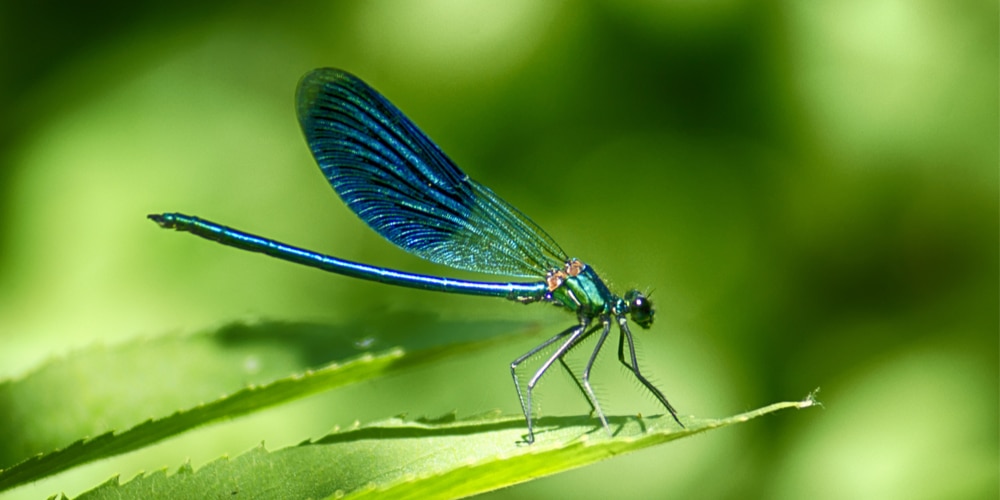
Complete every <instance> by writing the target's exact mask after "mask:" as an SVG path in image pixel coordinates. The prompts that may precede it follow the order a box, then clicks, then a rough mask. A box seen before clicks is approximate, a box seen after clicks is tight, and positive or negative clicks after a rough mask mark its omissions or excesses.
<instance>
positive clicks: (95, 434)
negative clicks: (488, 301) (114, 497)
mask: <svg viewBox="0 0 1000 500" xmlns="http://www.w3.org/2000/svg"><path fill="white" fill-rule="evenodd" d="M535 330H536V328H534V327H533V326H532V325H531V324H528V323H523V322H521V323H519V322H513V321H475V322H457V321H454V322H449V321H439V320H437V319H436V318H435V317H433V316H431V315H418V314H408V313H400V314H387V315H383V316H382V317H381V318H379V319H375V320H373V321H365V322H363V323H362V322H353V323H344V324H340V325H324V324H319V323H299V322H271V321H262V322H259V323H253V324H248V323H233V324H229V325H226V326H223V327H221V328H219V329H217V330H213V331H206V332H201V333H197V334H194V335H166V336H162V337H157V338H151V339H142V340H137V341H132V342H128V343H125V344H121V345H117V346H95V347H91V348H88V349H84V350H81V351H78V352H75V353H72V354H70V355H68V356H66V357H64V358H61V359H55V360H52V361H49V362H48V363H46V364H45V365H44V366H42V367H40V368H39V369H37V370H36V371H34V372H32V373H30V374H28V375H26V376H25V377H23V378H19V379H15V380H8V381H5V382H3V383H0V428H3V429H7V430H8V431H9V432H7V433H6V435H5V439H4V441H3V443H2V445H0V467H3V469H2V470H0V490H3V489H8V488H11V487H14V486H16V485H18V484H23V483H25V482H28V481H35V480H38V479H40V478H42V477H46V476H48V475H51V474H54V473H57V472H60V471H63V470H66V469H68V468H70V467H73V466H76V465H79V464H82V463H86V462H89V461H92V460H96V459H99V458H106V457H109V456H112V455H116V454H120V453H124V452H127V451H132V450H135V449H138V448H141V447H143V446H146V445H148V444H150V443H154V442H157V441H160V440H162V439H165V438H168V437H170V436H174V435H176V434H179V433H182V432H184V431H187V430H190V429H192V428H194V427H198V426H201V425H204V424H207V423H210V422H214V421H218V420H221V419H228V418H233V417H236V416H240V415H245V414H248V413H251V412H254V411H257V410H259V409H262V408H266V407H269V406H273V405H276V404H280V403H282V402H286V401H289V400H293V399H297V398H301V397H304V396H307V395H310V394H315V393H317V392H321V391H325V390H328V389H331V388H334V387H339V386H343V385H347V384H351V383H354V382H359V381H362V380H369V379H372V378H375V377H380V376H383V375H389V374H393V373H398V372H399V371H401V370H403V369H405V368H406V367H409V366H414V365H421V364H425V363H429V362H432V361H435V360H438V359H440V358H442V357H446V356H452V355H455V354H460V353H466V352H470V351H473V350H477V349H481V348H484V347H487V346H490V345H492V344H494V343H497V342H502V341H504V340H506V339H510V338H512V337H513V336H515V335H512V334H525V333H528V332H533V331H535ZM220 395H221V396H220Z"/></svg>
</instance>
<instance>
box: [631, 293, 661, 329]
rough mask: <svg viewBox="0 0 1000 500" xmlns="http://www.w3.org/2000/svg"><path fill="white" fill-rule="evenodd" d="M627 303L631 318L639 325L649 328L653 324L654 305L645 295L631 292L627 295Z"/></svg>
mask: <svg viewBox="0 0 1000 500" xmlns="http://www.w3.org/2000/svg"><path fill="white" fill-rule="evenodd" d="M625 302H626V303H628V312H629V317H631V318H632V321H635V323H636V324H637V325H639V326H641V327H643V328H649V327H650V326H651V325H652V324H653V314H654V311H653V304H652V303H651V302H650V301H649V299H648V298H646V296H645V295H643V294H642V293H640V292H639V291H638V290H629V291H628V293H626V294H625Z"/></svg>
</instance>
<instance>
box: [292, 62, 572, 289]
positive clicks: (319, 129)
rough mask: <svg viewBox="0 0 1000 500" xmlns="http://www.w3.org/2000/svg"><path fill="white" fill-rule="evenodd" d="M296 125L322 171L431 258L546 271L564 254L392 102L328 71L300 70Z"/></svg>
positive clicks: (387, 230)
mask: <svg viewBox="0 0 1000 500" xmlns="http://www.w3.org/2000/svg"><path fill="white" fill-rule="evenodd" d="M296 103H297V107H298V115H299V123H300V124H301V125H302V131H303V133H304V134H305V136H306V142H308V144H309V148H310V149H311V150H312V153H313V157H315V158H316V163H318V164H319V167H320V169H321V170H322V171H323V175H325V176H326V178H327V180H328V181H329V182H330V185H331V186H333V189H334V190H336V191H337V194H339V195H340V197H341V199H343V200H344V203H346V204H347V206H349V207H350V208H351V210H353V211H354V213H356V214H357V215H358V217H360V218H361V220H363V221H365V222H366V223H367V224H368V225H369V226H371V228H372V229H374V230H375V231H376V232H378V233H379V234H381V235H382V236H384V237H385V238H386V239H388V240H389V241H391V242H393V243H395V244H396V245H398V246H399V247H400V248H402V249H404V250H406V251H408V252H411V253H413V254H415V255H418V256H420V257H423V258H425V259H427V260H430V261H432V262H437V263H440V264H445V265H448V266H451V267H455V268H459V269H466V270H470V271H477V272H482V273H491V274H502V275H507V276H521V277H535V278H538V277H541V276H544V275H545V273H546V272H547V271H549V270H552V269H556V268H561V267H562V266H563V263H564V262H565V261H566V254H565V253H564V252H563V251H562V249H561V248H559V245H557V244H556V242H555V241H553V240H552V238H551V237H550V236H549V235H548V234H546V233H545V231H543V230H542V229H541V228H540V227H538V226H537V225H536V224H535V223H534V222H532V221H531V220H530V219H528V218H527V217H526V216H525V215H524V214H522V213H521V212H520V211H519V210H517V209H516V208H514V207H513V206H511V205H510V204H508V203H507V202H505V201H503V200H501V199H500V198H499V197H497V195H495V194H494V193H493V191H490V190H489V188H487V187H485V186H483V185H481V184H479V183H478V182H476V181H474V180H472V179H470V178H469V176H468V175H466V174H465V172H462V171H461V170H460V169H459V168H458V167H457V166H455V164H454V163H452V161H451V160H450V159H449V158H448V157H447V156H445V154H444V153H443V152H442V151H441V150H440V149H439V148H438V147H437V146H436V145H435V144H434V143H433V142H431V140H430V139H429V138H428V137H427V136H426V135H424V133H423V132H421V131H420V130H419V129H418V128H417V126H416V125H414V124H413V122H411V121H410V120H409V119H408V118H407V117H406V116H405V115H403V113H402V112H401V111H399V110H398V109H396V107H395V106H393V105H392V103H390V102H389V101H388V100H387V99H386V98H384V97H382V95H381V94H379V93H378V92H377V91H375V90H374V89H372V88H371V87H369V86H368V85H367V84H365V83H364V82H362V81H361V80H360V79H358V78H357V77H355V76H353V75H351V74H349V73H346V72H344V71H340V70H337V69H332V68H321V69H317V70H314V71H312V72H310V73H309V74H307V75H306V76H304V77H303V78H302V81H301V82H300V83H299V88H298V92H297V95H296Z"/></svg>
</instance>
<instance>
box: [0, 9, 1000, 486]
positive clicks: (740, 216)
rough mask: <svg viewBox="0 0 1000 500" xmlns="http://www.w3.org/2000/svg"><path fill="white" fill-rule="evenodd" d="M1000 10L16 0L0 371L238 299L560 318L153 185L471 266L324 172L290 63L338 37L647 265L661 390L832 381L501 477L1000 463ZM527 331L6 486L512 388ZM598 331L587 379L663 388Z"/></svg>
mask: <svg viewBox="0 0 1000 500" xmlns="http://www.w3.org/2000/svg"><path fill="white" fill-rule="evenodd" d="M997 18H998V6H997V3H996V2H994V1H978V0H967V1H955V2H935V1H930V0H922V1H921V0H910V1H905V0H838V1H833V0H831V1H825V2H797V1H791V0H771V1H764V2H750V1H741V0H706V1H702V2H691V1H685V0H672V1H666V2H654V1H649V0H647V1H639V0H636V1H625V2H620V1H610V0H608V1H603V2H579V1H556V2H533V1H529V0H518V1H512V2H489V3H487V2H460V1H455V0H450V1H448V0H435V1H429V2H402V1H393V2H360V1H347V2H336V3H334V2H297V3H294V4H282V5H280V6H278V5H277V4H275V5H271V4H269V3H267V2H256V3H237V2H214V3H208V4H203V3H200V2H191V3H184V2H181V3H177V2H139V3H133V2H115V1H104V2H101V1H98V2H88V3H71V2H59V1H48V2H44V1H43V2H28V1H26V0H13V1H8V2H4V3H3V4H2V5H0V57H2V59H0V100H2V101H0V109H2V110H3V111H2V112H0V214H2V217H0V346H2V347H0V376H2V377H16V376H18V375H19V374H23V373H25V372H26V371H28V370H30V369H31V368H32V367H34V366H37V365H38V364H39V363H41V362H43V361H44V360H46V359H49V358H51V357H58V356H60V355H63V354H65V353H67V352H72V351H73V350H74V349H78V348H81V347H83V346H87V345H91V344H94V343H106V344H114V343H118V342H122V341H124V340H126V339H130V338H135V337H142V336H154V335H159V334H164V333H170V332H177V331H194V330H197V329H201V328H205V327H210V326H213V325H218V324H222V323H224V322H227V321H230V320H234V319H247V318H249V319H254V318H270V319H292V320H310V321H328V322H341V321H349V320H356V319H359V318H362V319H363V318H364V317H366V316H373V315H379V314H381V313H382V312H383V311H386V310H388V311H418V312H421V313H433V314H438V315H440V316H441V317H442V318H446V319H485V320H492V319H496V320H512V319H516V320H521V319H530V320H538V321H543V322H545V324H547V325H550V327H551V328H552V329H553V330H555V329H557V328H559V327H561V326H563V324H564V323H567V322H569V321H570V317H569V316H567V315H565V313H562V312H559V311H557V310H554V309H552V308H546V307H539V306H535V307H520V306H515V305H511V304H508V303H504V302H503V301H496V300H488V299H480V298H467V297H451V296H442V295H439V294H431V293H424V292H419V291H413V290H403V289H395V288H391V287H386V286H380V285H376V284H371V283H363V282H359V281H355V280H349V279H346V278H340V277H336V276H330V275H324V274H323V273H319V272H316V271H313V270H310V269H304V268H298V267H296V266H292V265H289V264H286V263H282V262H278V261H275V260H273V259H267V258H264V257H261V256H258V255H253V254H248V253H245V252H239V251H236V250H233V249H228V248H224V247H222V246H219V245H213V244H209V243H207V242H205V241H200V240H195V239H193V238H191V237H189V236H181V235H174V234H170V233H167V232H164V231H162V230H158V229H157V228H156V227H155V226H154V225H153V224H152V223H150V222H148V221H146V220H145V219H144V216H145V215H146V214H147V213H151V212H161V211H181V212H185V213H189V214H197V215H200V216H203V217H206V218H209V219H212V220H215V221H218V222H222V223H225V224H228V225H232V226H234V227H238V228H241V229H244V230H247V231H251V232H255V233H257V234H263V235H267V236H270V237H273V238H277V239H280V240H283V241H286V242H288V243H292V244H296V245H301V246H305V247H307V248H312V249H315V250H318V251H324V252H327V253H330V254H333V255H336V256H340V257H344V258H348V259H353V260H360V261H363V262H368V263H372V264H377V265H384V266H389V267H394V268H398V269H405V270H411V271H416V272H425V273H446V274H448V275H452V276H459V277H475V276H474V275H468V274H465V273H458V272H454V271H450V270H448V269H442V268H440V267H439V266H434V265H432V264H429V263H425V262H422V261H420V260H419V259H417V258H415V257H412V256H409V255H408V254H406V253H405V252H403V251H401V250H398V249H396V248H394V247H393V246H392V245H390V244H388V243H386V242H385V241H383V240H382V239H381V238H379V237H378V236H377V235H376V234H375V233H373V232H372V231H370V230H369V229H368V228H367V227H365V226H364V224H363V223H362V222H360V221H359V220H357V219H356V218H355V217H354V216H353V214H351V213H350V212H349V211H348V209H346V208H345V207H344V206H343V205H342V203H341V202H340V200H339V199H338V198H337V197H336V195H335V194H334V193H333V191H332V190H331V189H330V188H329V186H328V185H327V184H326V183H325V182H324V181H323V179H322V177H321V176H320V174H319V172H318V169H317V168H316V167H315V166H314V164H313V161H312V159H311V157H310V155H309V153H308V150H307V149H306V147H305V144H304V141H303V139H302V138H301V136H300V132H299V130H298V124H297V122H296V119H295V116H294V108H293V101H292V96H293V92H294V89H295V85H296V83H297V81H298V78H299V77H300V76H301V75H302V74H304V73H305V72H306V71H308V70H309V69H312V68H314V67H319V66H334V67H339V68H343V69H346V70H349V71H351V72H353V73H355V74H357V75H359V76H361V77H362V78H363V79H365V80H366V81H368V82H369V83H370V84H371V85H373V86H374V87H375V88H377V89H379V90H380V91H381V92H383V93H384V94H385V95H386V96H387V97H388V98H389V99H391V100H392V101H393V102H394V103H396V105H397V106H399V107H400V108H401V109H402V110H403V111H404V112H406V113H407V114H408V115H409V116H410V117H411V118H412V119H413V120H414V121H415V122H416V123H417V124H418V125H420V126H421V128H423V129H424V131H425V132H427V133H428V134H429V135H430V136H431V137H432V138H434V140H435V141H436V142H437V143H438V144H439V145H440V146H441V147H442V149H444V150H445V151H446V152H447V153H448V154H449V155H450V156H451V157H452V159H454V160H455V161H456V162H457V163H458V164H459V165H460V166H462V168H464V169H465V170H466V171H467V172H468V173H469V174H470V175H471V176H472V177H474V178H476V179H477V180H479V181H480V182H482V183H483V184H485V185H487V186H490V187H491V188H492V189H493V190H494V191H496V192H497V193H499V194H500V195H501V196H502V197H504V198H505V199H506V200H508V201H509V202H511V203H512V204H514V205H515V206H517V207H519V208H521V209H522V210H523V211H524V212H525V213H527V214H528V215H529V216H531V217H532V218H533V219H534V220H535V221H536V222H537V223H539V224H540V225H541V226H542V227H544V228H546V230H547V231H548V232H549V233H550V234H551V235H552V236H553V237H554V238H556V240H557V241H559V242H560V244H561V245H562V246H563V248H564V249H566V250H567V251H568V252H569V253H570V254H571V255H573V256H577V257H579V258H581V259H583V260H585V261H586V262H588V263H590V264H591V265H593V266H594V267H596V268H597V269H598V270H599V271H600V272H601V273H602V275H603V276H605V277H606V279H608V280H609V281H610V282H611V285H612V286H613V287H614V288H616V289H618V290H624V289H626V288H629V287H632V286H637V287H639V288H641V289H645V290H651V291H652V299H653V301H654V303H655V304H656V306H657V308H658V315H657V324H656V325H654V327H653V329H651V330H650V331H649V332H643V333H642V334H640V335H642V337H643V338H642V340H641V349H642V352H641V354H642V363H643V366H644V367H645V370H646V371H647V372H649V373H651V374H652V376H653V378H654V380H655V381H656V382H657V384H658V385H659V386H660V387H661V388H662V389H663V390H664V392H665V393H666V394H667V396H668V397H669V398H670V399H671V401H672V402H673V403H674V404H675V406H676V407H677V408H678V409H679V410H680V412H681V413H682V414H693V415H697V416H702V417H711V416H724V415H729V414H733V413H737V412H740V411H743V410H747V409H751V408H755V407H759V406H763V405H764V404H767V403H770V402H774V401H779V400H794V399H799V398H802V397H804V396H805V395H806V394H807V393H809V392H810V391H812V390H813V389H815V388H816V387H822V392H821V393H820V395H819V397H820V399H821V400H822V401H823V402H824V403H825V409H822V410H813V411H807V412H801V413H800V412H788V413H783V414H780V415H777V416H773V417H768V418H766V419H764V420H761V421H755V422H753V423H751V424H748V425H746V426H740V427H737V428H733V429H727V430H723V431H720V432H716V433H710V434H707V435H705V436H702V437H699V438H695V439H688V440H684V441H682V442H678V443H673V444H670V445H667V446H661V447H659V448H657V449H651V450H647V451H643V452H641V453H636V454H632V455H630V456H626V457H619V458H616V459H613V460H609V461H606V462H603V463H601V464H598V465H595V466H592V467H588V468H585V469H580V470H576V471H573V472H570V473H566V474H562V475H559V476H555V477H550V478H546V479H542V480H539V481H535V482H532V483H529V484H526V485H521V486H518V487H515V488H511V489H508V490H504V491H501V492H496V493H493V494H490V495H489V497H491V498H498V499H499V498H553V497H570V496H574V497H577V498H601V497H609V496H621V495H624V494H628V495H629V496H631V497H635V498H648V497H654V496H665V495H667V494H669V495H670V496H671V497H676V498H690V497H701V498H725V497H736V496H739V497H741V498H753V497H769V498H803V497H810V498H996V497H997V494H998V492H997V488H998V466H1000V463H998V443H1000V436H998V422H1000V417H998V398H1000V396H998V393H1000V388H998V380H1000V374H998V353H1000V347H998V304H1000V296H998V276H1000V269H998V235H1000V232H998V213H1000V208H998V137H1000V134H998V39H997V36H998V33H997ZM399 327H400V328H406V325H405V324H403V325H400V326H399ZM545 335H547V332H542V333H540V334H539V336H538V337H537V338H535V339H528V340H527V342H520V341H515V342H512V343H511V344H510V345H509V346H502V347H500V348H498V349H494V350H493V351H491V352H486V353H481V354H479V355H476V356H475V357H474V358H471V359H463V360H452V361H448V362H444V363H441V364H440V366H437V367H434V368H433V369H425V370H421V371H420V372H419V373H417V374H415V375H414V376H413V377H408V378H406V379H402V380H386V381H380V382H377V383H370V384H362V385H361V386H359V387H356V388H350V389H348V390H344V391H336V393H335V394H330V395H322V396H317V397H314V398H310V399H308V400H304V401H302V402H298V403H295V404H293V405H287V406H286V407H283V408H281V409H277V410H270V411H268V412H263V413H262V414H261V415H256V416H253V417H249V418H245V419H241V420H238V421H236V422H232V423H225V424H221V425H215V426H212V427H208V428H205V429H200V430H197V431H195V432H192V433H188V434H186V435H184V436H182V437H180V438H178V439H174V440H171V441H168V442H166V443H162V444H160V445H157V446H155V447H153V448H151V449H149V450H145V451H143V452H140V453H133V454H130V455H126V456H124V457H120V458H117V459H114V460H109V461H103V462H99V463H96V464H92V465H89V466H87V467H83V468H80V469H77V470H74V471H72V472H70V473H67V474H63V475H60V476H56V477H55V478H53V479H50V480H47V481H43V482H40V483H37V484H33V485H29V486H26V487H22V488H20V489H18V490H15V491H13V492H11V493H9V494H8V495H6V496H7V497H9V498H19V497H25V498H37V497H40V496H44V495H49V494H52V493H56V492H60V491H65V492H66V493H68V494H76V493H79V492H80V491H83V490H85V489H87V488H89V487H92V486H95V485H96V484H98V483H99V482H101V481H103V480H105V479H106V478H108V477H110V476H111V475H112V474H114V473H121V474H122V477H123V478H129V477H131V476H132V475H134V474H135V473H136V472H137V471H139V470H155V469H158V468H162V467H169V468H170V469H175V468H176V467H178V466H180V465H181V464H182V463H183V462H184V461H185V460H186V459H187V458H190V460H191V462H192V464H193V465H194V466H195V467H198V466H200V465H202V464H204V463H205V462H206V461H208V460H211V459H213V458H215V457H218V456H220V455H222V454H226V453H228V454H230V455H235V454H239V453H242V452H244V451H246V450H249V449H251V448H253V447H254V446H256V445H257V444H259V442H260V441H261V440H264V441H265V442H266V444H267V446H268V448H270V449H274V448H277V447H280V446H286V445H291V444H294V443H297V442H299V441H301V440H303V439H306V438H309V437H319V436H322V435H323V434H324V433H325V432H327V431H328V430H329V429H330V428H332V427H333V426H334V425H338V424H339V425H349V424H350V423H351V422H352V421H353V420H355V419H359V420H361V421H362V422H364V421H368V420H372V419H378V418H382V417H386V416H390V415H394V414H398V413H402V412H408V413H410V414H411V415H422V414H427V415H439V414H442V413H445V412H447V411H450V410H452V409H457V410H458V412H459V414H460V415H470V414H474V413H479V412H483V411H487V410H490V409H493V408H501V409H503V410H504V411H505V412H508V413H512V414H513V413H516V412H517V411H518V407H517V400H516V398H515V397H514V393H513V390H512V389H511V388H510V382H509V376H508V372H507V368H506V366H507V364H508V363H509V362H510V360H511V359H513V358H514V357H516V356H517V355H518V354H520V353H521V352H523V351H524V350H526V349H527V348H528V347H530V345H532V344H533V343H534V342H537V340H539V339H541V338H542V337H544V336H545ZM602 361H603V364H602V365H601V367H600V369H599V371H598V373H597V374H595V378H596V379H597V381H598V390H599V392H600V394H601V395H602V396H603V397H604V399H605V400H607V401H608V402H607V405H608V406H607V408H606V409H607V410H608V411H609V413H613V414H634V413H635V412H637V411H642V412H643V413H644V414H646V413H659V412H660V411H661V410H658V409H657V407H656V405H655V404H654V402H653V401H652V400H651V398H650V397H647V396H645V395H643V394H642V392H641V391H640V390H639V389H638V387H637V384H636V383H634V382H633V381H631V380H629V378H628V377H626V376H624V374H623V373H622V370H621V369H620V368H619V367H616V366H615V363H614V362H613V356H605V357H604V359H602ZM470 371H471V372H474V373H475V375H476V376H475V377H470V376H468V374H469V372H470ZM541 391H542V398H543V406H542V412H543V413H544V414H575V413H582V412H585V411H586V409H587V408H586V404H585V403H584V402H583V401H581V400H580V398H579V396H578V395H576V394H573V393H572V388H571V387H569V385H568V383H565V381H562V382H560V381H551V382H549V383H548V384H547V385H546V384H543V386H542V389H541ZM4 432H16V429H6V430H4Z"/></svg>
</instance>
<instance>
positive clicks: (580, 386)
mask: <svg viewBox="0 0 1000 500" xmlns="http://www.w3.org/2000/svg"><path fill="white" fill-rule="evenodd" d="M559 364H561V365H562V367H563V368H565V369H566V373H568V374H569V376H570V378H572V379H573V383H574V384H576V388H577V389H580V394H583V398H584V399H586V400H587V404H588V405H590V414H591V415H593V414H594V413H597V408H596V407H594V403H592V402H591V401H590V396H589V395H587V390H586V389H584V388H583V384H581V383H580V379H579V378H578V377H577V376H576V374H575V373H573V370H572V369H571V368H570V367H569V365H567V364H566V359H565V356H563V357H560V358H559Z"/></svg>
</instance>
